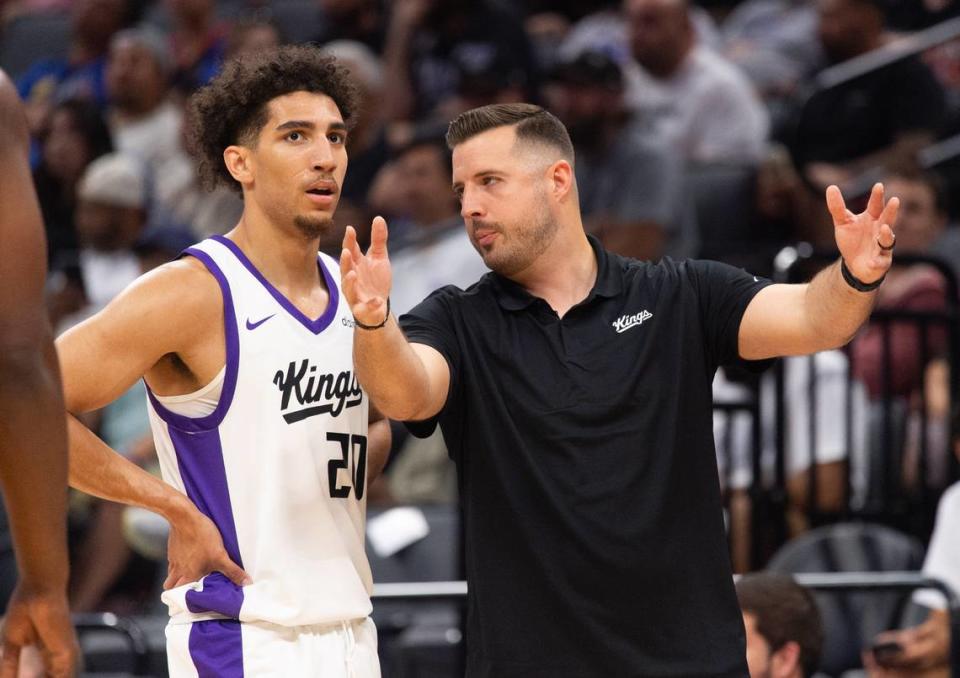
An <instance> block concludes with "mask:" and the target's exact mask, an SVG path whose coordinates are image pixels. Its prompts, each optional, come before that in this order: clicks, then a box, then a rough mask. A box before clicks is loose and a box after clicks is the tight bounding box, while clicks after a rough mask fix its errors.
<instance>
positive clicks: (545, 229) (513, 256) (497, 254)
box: [471, 215, 558, 278]
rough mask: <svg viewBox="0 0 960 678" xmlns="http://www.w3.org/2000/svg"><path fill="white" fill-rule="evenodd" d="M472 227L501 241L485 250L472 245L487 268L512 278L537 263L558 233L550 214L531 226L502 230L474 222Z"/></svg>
mask: <svg viewBox="0 0 960 678" xmlns="http://www.w3.org/2000/svg"><path fill="white" fill-rule="evenodd" d="M528 223H529V222H528ZM473 227H474V229H479V228H484V229H489V230H493V231H496V232H497V233H499V234H500V236H499V237H498V238H497V240H498V241H500V242H497V243H495V244H494V247H492V248H490V249H486V250H485V249H484V248H482V247H480V246H478V245H477V244H476V243H474V244H473V246H474V248H475V249H476V250H477V252H478V253H479V254H480V257H481V258H482V259H483V263H484V264H486V265H487V268H489V269H490V270H491V271H493V272H495V273H498V274H499V275H502V276H503V277H505V278H512V277H513V276H515V275H516V274H518V273H520V272H521V271H523V270H524V269H526V268H527V267H529V266H530V265H531V264H532V263H533V262H534V261H536V260H537V258H538V257H539V256H540V255H541V254H543V252H544V251H545V250H546V249H547V247H549V246H550V243H552V242H553V238H554V236H556V234H557V230H558V226H557V223H556V222H555V221H554V220H553V219H551V218H550V216H549V215H547V216H544V217H541V218H540V219H539V220H538V221H536V222H535V223H533V224H532V225H530V226H515V227H512V228H505V227H504V225H503V224H502V223H500V222H488V221H480V220H476V219H475V220H474V221H473ZM471 242H473V239H472V238H471Z"/></svg>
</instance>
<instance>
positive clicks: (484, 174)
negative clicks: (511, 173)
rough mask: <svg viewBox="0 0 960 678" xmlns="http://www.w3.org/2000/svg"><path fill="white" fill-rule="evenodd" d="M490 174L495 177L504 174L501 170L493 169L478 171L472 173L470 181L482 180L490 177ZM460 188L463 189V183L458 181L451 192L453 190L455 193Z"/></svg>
mask: <svg viewBox="0 0 960 678" xmlns="http://www.w3.org/2000/svg"><path fill="white" fill-rule="evenodd" d="M492 174H496V175H500V176H502V175H503V174H504V172H503V170H495V169H487V170H480V171H479V172H474V174H473V176H472V177H471V179H480V178H482V177H488V176H490V175H492ZM460 188H463V182H462V181H458V182H456V183H455V184H454V185H453V190H454V192H456V191H457V189H460Z"/></svg>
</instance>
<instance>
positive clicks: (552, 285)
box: [341, 104, 898, 678]
mask: <svg viewBox="0 0 960 678" xmlns="http://www.w3.org/2000/svg"><path fill="white" fill-rule="evenodd" d="M447 141H448V144H449V145H450V147H451V148H452V149H453V188H454V191H455V192H456V193H457V195H458V196H459V197H460V200H461V204H462V208H461V211H462V215H463V218H464V221H465V224H466V229H467V233H468V234H469V236H470V239H471V241H472V242H473V244H474V246H475V247H476V249H477V251H478V252H479V253H480V256H481V257H482V258H483V260H484V262H485V263H486V265H487V266H488V267H489V268H490V269H491V271H492V272H491V273H488V274H487V275H485V276H484V277H483V278H481V279H480V281H479V282H477V283H476V284H474V285H473V286H471V287H469V288H468V289H467V290H466V291H462V290H459V289H457V288H453V287H445V288H442V289H440V290H438V291H436V292H434V293H433V294H432V295H431V296H430V297H428V298H427V299H426V300H425V301H423V302H422V303H421V304H420V305H419V306H417V307H416V308H414V309H413V310H412V311H411V312H410V314H408V315H405V316H404V317H403V319H402V321H401V323H400V324H399V325H398V323H397V322H396V321H395V320H394V319H393V316H391V315H390V313H389V292H390V285H391V272H390V263H389V259H388V256H387V247H386V240H387V233H386V224H385V223H384V222H383V220H382V219H379V218H378V219H376V220H375V221H374V225H373V236H372V244H371V247H370V249H369V250H368V252H367V253H366V254H363V253H362V252H361V251H360V249H359V247H358V246H357V243H356V235H355V233H354V232H353V230H352V229H349V230H348V232H347V235H346V238H345V240H344V251H343V253H342V256H341V268H342V270H343V274H344V293H345V295H346V297H347V299H348V301H349V302H350V304H351V307H352V310H353V314H354V317H355V318H356V321H357V327H358V328H359V329H358V330H357V332H356V336H355V340H354V341H355V343H354V359H355V362H356V368H357V375H358V377H359V379H360V381H361V383H362V384H363V386H364V387H365V388H366V389H367V391H368V392H369V393H370V395H371V397H372V400H373V402H374V403H376V404H377V405H378V406H379V408H380V409H381V411H382V412H383V413H384V414H386V415H387V416H389V417H391V418H393V419H399V420H404V421H413V422H417V423H416V424H413V425H412V427H413V428H414V429H424V430H426V431H429V430H432V429H433V427H434V426H435V425H436V424H437V423H439V424H440V425H441V428H442V431H443V435H444V438H445V440H446V442H447V447H448V448H449V450H450V453H451V456H452V457H453V458H454V459H455V460H456V462H457V464H458V473H459V479H460V486H461V496H462V501H463V505H464V515H465V529H466V540H467V541H466V559H467V577H468V581H469V584H470V593H469V610H468V618H467V648H468V657H467V675H468V676H470V677H471V678H479V677H490V678H494V677H495V678H514V677H516V678H520V677H521V676H522V677H523V678H548V677H549V678H575V677H576V678H587V677H590V678H594V677H596V678H601V677H602V678H611V677H616V678H626V677H632V676H677V677H680V676H682V677H683V678H697V677H703V678H705V677H707V676H711V677H727V676H730V677H732V676H738V677H739V676H746V675H747V666H746V663H745V658H744V657H745V649H744V630H743V623H742V618H741V615H740V612H739V609H738V606H737V600H736V596H735V592H734V587H733V581H732V578H731V572H730V563H729V560H728V556H727V550H726V544H725V539H724V529H723V521H722V517H721V504H720V492H719V488H718V482H717V468H716V461H715V455H714V451H713V439H712V428H711V421H712V418H711V412H712V408H711V391H710V386H711V380H712V377H713V374H714V372H715V371H716V369H717V367H718V366H719V365H728V364H731V363H736V362H748V361H757V360H762V359H767V358H771V357H774V356H777V355H785V354H799V353H811V352H814V351H819V350H823V349H827V348H833V347H836V346H839V345H841V344H843V343H845V342H847V341H848V340H849V339H850V337H851V336H852V335H853V334H854V333H855V332H856V330H857V328H858V327H859V326H860V325H861V323H862V322H863V321H864V320H865V318H866V317H867V315H868V314H869V311H870V308H871V305H872V303H873V297H874V294H873V292H872V290H874V289H875V288H876V287H877V286H878V285H879V284H880V281H881V280H882V278H883V275H884V274H885V272H886V271H887V269H888V268H889V266H890V262H891V250H892V248H893V242H894V234H893V231H892V230H891V226H892V225H893V223H894V221H895V219H896V213H897V208H898V203H897V200H896V199H892V200H890V201H889V202H887V203H886V204H885V203H884V199H883V189H882V187H881V186H879V185H878V186H876V187H874V190H873V193H872V195H871V198H870V201H869V204H868V206H867V210H866V211H865V212H864V213H863V214H860V215H854V214H853V213H851V212H849V211H847V209H846V207H845V206H844V203H843V198H842V196H841V195H840V192H839V190H837V189H836V187H831V189H830V190H829V191H828V193H827V203H828V206H829V209H830V212H831V214H832V215H833V218H834V223H835V225H836V238H837V245H838V246H839V249H840V253H841V255H842V260H841V261H842V262H843V263H841V262H839V261H838V262H837V263H836V264H834V265H832V266H830V267H828V268H827V269H825V270H824V271H822V272H821V273H820V274H819V275H817V277H816V278H815V279H814V280H813V281H811V282H810V283H809V284H805V285H772V284H770V283H769V281H765V280H759V279H757V278H755V277H754V276H752V275H749V274H747V273H744V272H743V271H740V270H737V269H734V268H731V267H729V266H726V265H723V264H718V263H713V262H699V261H686V262H674V261H671V260H669V259H664V260H663V261H662V262H660V263H657V264H654V263H648V262H640V261H634V260H630V259H624V258H622V257H618V256H616V255H613V254H611V253H608V252H605V251H604V250H603V249H602V248H601V247H600V246H599V245H598V244H597V242H596V241H594V240H591V239H588V237H587V236H586V235H585V233H584V230H583V226H582V221H581V217H580V208H579V200H578V196H577V187H576V182H575V178H574V172H573V162H574V158H573V150H572V148H571V146H570V140H569V137H568V136H567V133H566V130H565V129H564V127H563V125H562V124H561V123H560V122H559V121H557V119H556V118H554V117H553V116H552V115H550V114H549V113H547V112H546V111H544V110H543V109H540V108H539V107H536V106H530V105H527V104H513V105H496V106H488V107H484V108H480V109H474V110H472V111H468V112H467V113H464V114H463V115H461V116H460V117H458V118H457V119H456V120H454V121H453V123H451V125H450V129H449V131H448V134H447ZM401 325H402V328H403V330H402V331H401ZM404 335H406V336H404Z"/></svg>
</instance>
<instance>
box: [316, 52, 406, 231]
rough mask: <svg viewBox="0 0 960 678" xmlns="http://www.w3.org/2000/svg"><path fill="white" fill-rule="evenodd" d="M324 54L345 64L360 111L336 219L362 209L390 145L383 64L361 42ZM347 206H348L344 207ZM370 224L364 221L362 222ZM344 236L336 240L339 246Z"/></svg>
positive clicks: (385, 159) (387, 158) (387, 154)
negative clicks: (346, 212)
mask: <svg viewBox="0 0 960 678" xmlns="http://www.w3.org/2000/svg"><path fill="white" fill-rule="evenodd" d="M323 51H324V52H325V53H327V54H329V55H330V56H333V57H336V59H337V60H338V61H339V62H340V63H341V64H343V65H344V66H345V67H346V68H347V70H349V71H350V75H351V76H353V80H354V82H355V83H356V84H357V88H358V90H359V91H358V93H359V96H360V110H359V111H358V112H357V115H356V119H355V121H354V125H353V127H352V128H351V130H350V136H349V137H347V152H348V153H349V154H350V172H349V173H348V174H347V177H346V179H345V180H344V184H343V192H342V193H341V196H340V205H339V207H338V209H337V216H335V218H337V217H338V216H339V214H340V212H342V211H343V210H344V208H345V207H347V208H349V207H353V208H354V209H356V208H360V207H363V206H364V205H365V204H366V201H367V193H368V192H369V190H370V187H371V185H372V184H373V181H374V177H375V176H376V175H377V172H379V171H380V168H381V167H383V166H384V165H385V164H386V163H387V161H388V160H389V159H390V144H389V143H388V141H387V133H386V129H385V125H384V121H385V118H384V115H385V112H384V106H383V97H384V91H385V86H384V73H383V62H382V61H381V60H380V57H379V56H377V55H376V54H374V52H373V51H372V50H370V48H368V47H367V46H366V45H364V44H363V43H360V42H354V41H350V40H337V41H335V42H331V43H329V44H326V45H324V46H323ZM345 203H348V204H345ZM369 221H370V220H369V219H367V218H365V219H363V220H361V221H360V222H351V223H366V222H369ZM340 241H341V235H339V234H338V235H337V236H336V246H339V243H340Z"/></svg>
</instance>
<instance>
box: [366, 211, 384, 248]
mask: <svg viewBox="0 0 960 678" xmlns="http://www.w3.org/2000/svg"><path fill="white" fill-rule="evenodd" d="M367 253H368V254H371V255H374V256H378V257H380V256H386V254H387V222H386V220H385V219H384V218H383V217H374V218H373V225H372V226H371V227H370V249H369V250H367Z"/></svg>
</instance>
